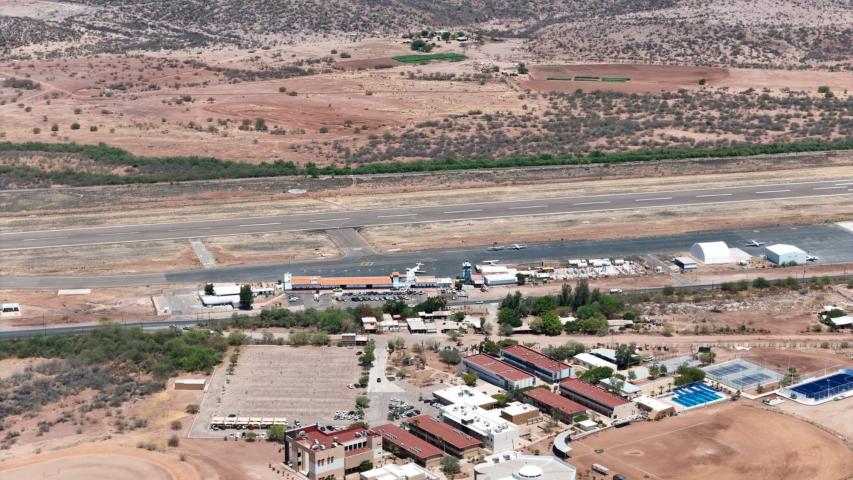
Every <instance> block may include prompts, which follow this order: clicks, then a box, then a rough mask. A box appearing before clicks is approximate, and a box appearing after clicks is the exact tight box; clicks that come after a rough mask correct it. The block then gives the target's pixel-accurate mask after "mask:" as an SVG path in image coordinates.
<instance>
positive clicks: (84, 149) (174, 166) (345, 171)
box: [0, 138, 853, 186]
mask: <svg viewBox="0 0 853 480" xmlns="http://www.w3.org/2000/svg"><path fill="white" fill-rule="evenodd" d="M850 149H853V138H844V139H841V140H837V141H833V142H821V141H811V142H798V143H780V144H769V145H754V144H745V145H734V146H726V147H719V148H696V149H663V150H634V151H626V152H619V153H606V154H605V153H601V152H592V153H590V154H589V155H578V156H567V157H558V156H553V155H549V154H544V155H538V156H529V157H506V158H471V159H460V158H438V159H431V160H417V161H411V162H399V161H391V162H382V163H370V164H362V165H358V166H351V165H349V164H347V165H344V166H340V165H336V164H332V165H327V166H323V167H320V166H318V165H316V164H314V163H311V162H309V163H306V164H305V165H304V166H297V165H296V164H295V163H293V162H291V161H283V160H277V161H275V162H272V163H269V162H260V163H245V162H233V161H227V160H220V159H216V158H211V157H197V156H194V157H146V156H138V155H133V154H131V153H129V152H127V151H126V150H122V149H119V148H114V147H108V146H106V145H105V144H99V145H78V144H63V143H56V144H54V143H41V142H26V143H11V142H2V143H0V152H2V151H16V152H62V153H78V154H81V155H83V156H85V157H87V158H88V159H90V160H92V161H94V162H96V163H99V164H103V165H107V166H113V167H128V166H134V167H135V171H136V172H137V173H133V174H128V175H116V174H109V173H94V172H80V171H76V170H71V169H52V170H42V169H40V168H37V167H33V166H26V165H15V166H10V165H4V166H0V175H4V176H8V177H10V178H12V179H13V180H15V181H16V182H17V183H40V182H41V183H45V182H49V183H54V184H62V185H75V186H86V185H122V184H134V183H155V182H176V181H178V182H179V181H190V180H209V179H221V178H255V177H275V176H292V175H310V176H318V175H367V174H380V173H383V174H387V173H406V172H432V171H446V170H471V169H492V168H518V167H537V166H549V165H577V164H588V163H623V162H643V161H655V160H671V159H687V158H704V157H741V156H751V155H759V154H780V153H792V152H813V151H829V150H850Z"/></svg>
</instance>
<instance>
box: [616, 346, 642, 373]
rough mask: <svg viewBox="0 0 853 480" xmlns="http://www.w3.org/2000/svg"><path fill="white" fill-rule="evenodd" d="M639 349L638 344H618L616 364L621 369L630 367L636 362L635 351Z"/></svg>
mask: <svg viewBox="0 0 853 480" xmlns="http://www.w3.org/2000/svg"><path fill="white" fill-rule="evenodd" d="M636 351H637V345H636V344H633V343H632V344H630V345H628V344H625V343H623V344H620V345H617V346H616V365H617V366H618V367H619V369H620V370H623V369H625V368H628V367H629V366H630V365H632V364H633V363H634V357H635V355H634V352H636Z"/></svg>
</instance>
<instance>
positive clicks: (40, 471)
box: [0, 454, 175, 480]
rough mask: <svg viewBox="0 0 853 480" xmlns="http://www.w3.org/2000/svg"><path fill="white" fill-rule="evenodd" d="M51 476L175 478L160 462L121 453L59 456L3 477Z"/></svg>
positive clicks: (82, 479) (7, 472)
mask: <svg viewBox="0 0 853 480" xmlns="http://www.w3.org/2000/svg"><path fill="white" fill-rule="evenodd" d="M48 477H56V478H59V477H62V478H63V479H67V480H90V479H92V478H116V479H118V478H120V479H122V480H173V479H174V478H175V477H174V475H173V474H172V473H171V472H169V471H168V470H166V469H164V468H163V467H161V466H160V465H157V464H156V463H152V462H149V461H146V460H143V459H141V458H135V457H130V456H122V455H118V454H112V455H86V456H82V457H64V458H57V459H55V460H48V461H43V462H38V463H33V464H30V465H27V466H24V467H16V468H15V467H13V468H10V469H8V470H5V471H2V472H0V480H21V479H24V478H33V479H35V478H48Z"/></svg>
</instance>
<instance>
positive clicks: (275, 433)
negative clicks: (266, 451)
mask: <svg viewBox="0 0 853 480" xmlns="http://www.w3.org/2000/svg"><path fill="white" fill-rule="evenodd" d="M284 434H285V429H284V425H273V426H271V427H270V428H268V429H267V440H268V441H270V442H283V441H284Z"/></svg>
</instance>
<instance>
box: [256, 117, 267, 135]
mask: <svg viewBox="0 0 853 480" xmlns="http://www.w3.org/2000/svg"><path fill="white" fill-rule="evenodd" d="M255 130H257V131H259V132H266V131H267V122H266V120H264V119H263V118H258V119H255Z"/></svg>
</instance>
